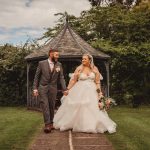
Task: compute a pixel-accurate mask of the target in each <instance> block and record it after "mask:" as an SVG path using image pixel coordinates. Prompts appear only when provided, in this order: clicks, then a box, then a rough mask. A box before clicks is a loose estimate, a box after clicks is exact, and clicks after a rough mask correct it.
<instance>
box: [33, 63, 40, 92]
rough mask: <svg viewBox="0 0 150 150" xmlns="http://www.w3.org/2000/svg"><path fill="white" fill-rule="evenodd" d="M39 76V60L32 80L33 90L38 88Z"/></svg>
mask: <svg viewBox="0 0 150 150" xmlns="http://www.w3.org/2000/svg"><path fill="white" fill-rule="evenodd" d="M40 76H41V64H40V62H39V64H38V67H37V69H36V73H35V77H34V81H33V91H37V90H38V85H39V80H40Z"/></svg>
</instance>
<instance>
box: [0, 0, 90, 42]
mask: <svg viewBox="0 0 150 150" xmlns="http://www.w3.org/2000/svg"><path fill="white" fill-rule="evenodd" d="M90 7H91V6H90V3H89V1H88V0H0V45H3V44H5V43H10V44H14V45H17V44H18V45H19V44H23V43H25V42H26V41H27V39H31V40H32V39H36V38H40V37H41V36H42V34H43V33H44V32H45V31H46V30H45V28H47V27H53V26H54V25H55V23H56V21H57V19H58V18H57V17H56V16H54V14H55V13H58V12H65V11H67V12H68V13H69V14H72V15H75V16H79V15H80V13H81V11H83V10H88V9H89V8H90Z"/></svg>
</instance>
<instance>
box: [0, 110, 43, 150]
mask: <svg viewBox="0 0 150 150" xmlns="http://www.w3.org/2000/svg"><path fill="white" fill-rule="evenodd" d="M42 122H43V119H42V115H41V113H39V112H33V111H28V110H27V109H26V108H24V107H0V150H16V149H21V150H25V149H26V148H27V146H28V145H29V144H30V142H31V141H32V138H33V137H34V135H35V134H36V133H37V132H38V130H39V129H40V128H41V125H42Z"/></svg>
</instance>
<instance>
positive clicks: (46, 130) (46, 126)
mask: <svg viewBox="0 0 150 150" xmlns="http://www.w3.org/2000/svg"><path fill="white" fill-rule="evenodd" d="M44 132H45V133H50V132H51V127H50V125H49V124H48V125H45V127H44Z"/></svg>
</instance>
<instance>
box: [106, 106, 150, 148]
mask: <svg viewBox="0 0 150 150" xmlns="http://www.w3.org/2000/svg"><path fill="white" fill-rule="evenodd" d="M109 115H110V116H111V118H112V119H113V120H114V121H115V122H116V123H117V125H118V127H117V133H115V134H112V135H109V134H107V137H108V138H109V139H110V141H112V143H113V145H114V147H115V149H116V150H149V149H150V107H148V106H147V107H143V106H142V107H141V108H137V109H134V108H127V107H115V108H113V109H112V110H110V111H109Z"/></svg>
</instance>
